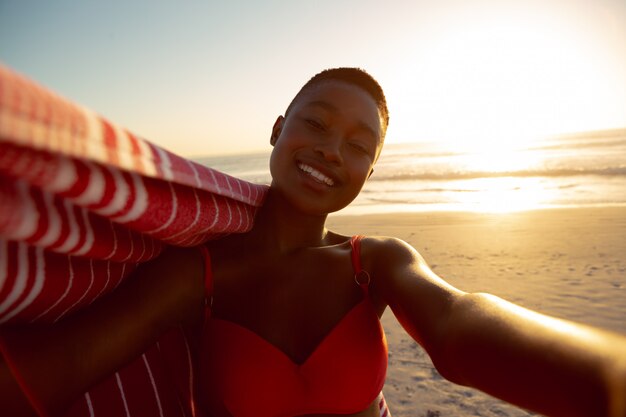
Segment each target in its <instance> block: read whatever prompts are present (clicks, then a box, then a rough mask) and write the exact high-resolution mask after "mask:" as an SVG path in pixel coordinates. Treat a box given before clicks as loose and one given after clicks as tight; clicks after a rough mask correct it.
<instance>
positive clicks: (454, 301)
mask: <svg viewBox="0 0 626 417" xmlns="http://www.w3.org/2000/svg"><path fill="white" fill-rule="evenodd" d="M377 244H378V245H379V250H380V253H381V254H384V256H382V257H378V256H377V257H376V259H380V261H377V266H376V268H377V269H379V270H378V271H376V272H375V273H376V276H377V277H382V279H380V282H378V281H377V282H376V285H377V288H378V289H379V291H380V294H381V295H382V297H383V298H384V299H385V301H386V302H387V303H388V304H389V306H390V307H391V309H392V310H393V312H394V314H395V315H396V317H397V318H398V320H399V321H400V323H401V324H402V326H403V327H404V328H405V329H406V330H407V331H408V332H409V334H410V335H411V336H412V337H413V338H414V339H415V340H417V341H418V342H419V343H420V344H422V346H424V348H425V349H426V351H427V352H428V353H429V355H430V356H431V358H432V359H433V363H434V364H435V366H436V367H437V369H438V370H439V371H440V373H441V374H442V375H443V376H444V377H446V378H447V379H449V380H451V381H453V382H456V383H458V384H462V385H468V386H472V387H475V388H478V389H480V390H482V391H485V392H487V393H489V394H491V395H494V396H496V397H498V398H501V399H503V400H505V401H508V402H511V403H513V404H516V405H518V406H521V407H524V408H528V409H532V410H535V411H538V412H540V413H543V414H546V415H550V416H570V417H571V416H605V415H606V416H611V417H624V416H626V337H623V336H621V335H618V334H614V333H610V332H607V331H603V330H599V329H596V328H592V327H589V326H584V325H580V324H576V323H573V322H569V321H565V320H560V319H556V318H552V317H548V316H545V315H542V314H539V313H536V312H533V311H530V310H527V309H525V308H522V307H519V306H517V305H514V304H512V303H509V302H507V301H504V300H502V299H500V298H498V297H495V296H493V295H489V294H468V293H465V292H462V291H459V290H457V289H455V288H454V287H452V286H450V285H449V284H447V283H446V282H445V281H443V280H442V279H441V278H439V277H438V276H437V275H436V274H435V273H434V272H432V271H431V270H430V268H429V267H428V265H427V264H426V263H425V262H424V260H423V259H422V258H421V257H420V255H419V254H418V253H417V252H416V251H415V250H414V249H413V248H412V247H410V246H409V245H407V244H406V243H404V242H401V241H399V240H395V239H390V240H381V241H379V242H378V243H377Z"/></svg>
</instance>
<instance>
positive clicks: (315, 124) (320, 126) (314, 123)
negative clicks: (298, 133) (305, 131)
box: [306, 119, 326, 131]
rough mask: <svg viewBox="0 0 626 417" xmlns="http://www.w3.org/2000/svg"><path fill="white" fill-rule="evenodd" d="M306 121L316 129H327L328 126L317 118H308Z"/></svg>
mask: <svg viewBox="0 0 626 417" xmlns="http://www.w3.org/2000/svg"><path fill="white" fill-rule="evenodd" d="M306 122H307V124H308V125H309V126H311V127H312V128H314V129H316V130H322V131H323V130H326V126H324V124H323V123H321V122H318V121H317V120H315V119H306Z"/></svg>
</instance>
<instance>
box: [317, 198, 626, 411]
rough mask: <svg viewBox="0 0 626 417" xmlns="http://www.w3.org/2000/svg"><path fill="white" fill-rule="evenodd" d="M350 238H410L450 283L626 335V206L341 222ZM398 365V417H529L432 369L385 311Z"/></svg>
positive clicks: (393, 405) (394, 378)
mask: <svg viewBox="0 0 626 417" xmlns="http://www.w3.org/2000/svg"><path fill="white" fill-rule="evenodd" d="M328 227H329V228H330V229H331V230H333V231H336V232H338V233H343V234H347V235H352V234H364V235H369V236H372V235H386V236H395V237H399V238H401V239H404V240H406V241H407V242H409V243H410V244H411V245H413V246H414V247H415V248H416V249H418V250H419V251H420V253H421V254H422V255H423V256H424V257H425V258H426V260H427V262H428V263H429V265H430V266H431V267H432V268H433V270H434V271H435V272H437V273H438V274H439V275H440V276H441V277H442V278H444V279H446V280H447V281H448V282H450V283H451V284H453V285H455V286H456V287H458V288H460V289H462V290H465V291H470V292H479V291H480V292H489V293H492V294H495V295H498V296H500V297H502V298H505V299H507V300H509V301H513V302H515V303H518V304H520V305H522V306H525V307H528V308H531V309H534V310H537V311H540V312H543V313H546V314H551V315H555V316H558V317H561V318H566V319H571V320H576V321H579V322H583V323H587V324H591V325H594V326H599V327H602V328H606V329H609V330H613V331H617V332H621V333H626V302H625V301H624V300H626V208H624V207H599V208H571V209H570V208H567V209H546V210H534V211H525V212H515V213H502V214H483V213H471V212H428V213H421V212H420V213H390V214H372V215H360V216H347V215H334V216H330V217H329V220H328ZM383 325H384V326H385V331H386V334H387V337H388V342H389V350H390V361H389V363H390V366H389V370H388V377H387V383H386V385H385V390H384V392H385V397H386V398H387V402H388V403H389V406H390V409H391V412H392V415H396V416H416V417H422V416H427V415H428V412H429V411H430V412H431V414H430V415H437V414H436V412H439V413H440V414H439V415H440V416H441V417H444V416H446V417H447V416H494V417H495V416H503V415H504V416H527V415H532V414H530V413H528V412H526V411H523V410H520V409H518V408H515V407H512V406H509V405H508V404H505V403H502V402H500V401H498V400H495V399H492V398H491V397H489V396H486V395H484V394H482V393H480V392H478V391H475V390H471V389H468V388H465V387H459V386H455V385H453V384H451V383H448V382H447V381H445V380H443V379H442V378H441V377H440V376H439V375H438V374H437V373H436V371H434V370H433V369H432V366H431V363H430V360H429V358H428V357H427V355H426V354H425V353H424V351H423V350H422V349H421V348H420V347H419V346H418V345H417V344H416V343H415V342H413V341H412V340H411V339H410V338H409V336H408V335H407V334H406V333H405V332H404V331H403V330H402V328H401V327H400V325H399V324H398V323H397V321H396V320H395V318H394V317H393V314H391V312H389V311H388V312H387V313H386V314H385V316H384V317H383Z"/></svg>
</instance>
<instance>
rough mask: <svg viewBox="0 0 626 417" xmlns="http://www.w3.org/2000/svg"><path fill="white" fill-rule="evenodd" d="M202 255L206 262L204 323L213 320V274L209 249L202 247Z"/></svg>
mask: <svg viewBox="0 0 626 417" xmlns="http://www.w3.org/2000/svg"><path fill="white" fill-rule="evenodd" d="M200 254H201V255H202V260H203V261H204V322H205V323H206V322H208V320H209V319H210V318H211V307H213V274H212V273H211V255H210V254H209V249H208V248H207V247H206V246H204V245H202V246H200Z"/></svg>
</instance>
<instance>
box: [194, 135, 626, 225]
mask: <svg viewBox="0 0 626 417" xmlns="http://www.w3.org/2000/svg"><path fill="white" fill-rule="evenodd" d="M270 152H271V149H268V150H267V151H265V152H256V153H246V154H233V155H225V156H209V157H196V158H193V159H194V160H195V161H196V162H198V163H201V164H203V165H206V166H210V167H212V168H215V169H217V170H219V171H222V172H225V173H227V174H230V175H232V176H235V177H237V178H241V179H244V180H246V181H250V182H254V183H262V184H269V182H270V181H271V176H270V173H269V155H270ZM604 206H626V128H624V129H612V130H602V131H595V132H581V133H576V134H568V135H561V136H551V137H549V138H545V139H543V140H538V141H533V142H531V144H530V145H527V146H525V147H517V148H509V149H499V148H496V149H480V150H471V149H470V150H467V149H453V148H450V147H446V146H445V145H444V144H440V143H436V142H430V143H426V142H416V143H401V144H386V145H385V148H384V149H383V152H382V154H381V156H380V158H379V160H378V162H377V164H376V166H375V170H374V173H373V174H372V176H371V177H370V179H369V180H368V181H367V182H366V184H365V186H364V187H363V190H362V192H361V194H360V195H359V196H358V197H357V198H356V199H355V201H353V202H352V204H350V205H349V206H348V207H346V208H345V209H343V210H341V211H340V212H337V213H336V214H375V213H388V212H416V211H473V212H511V211H521V210H533V209H546V208H562V207H604Z"/></svg>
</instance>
